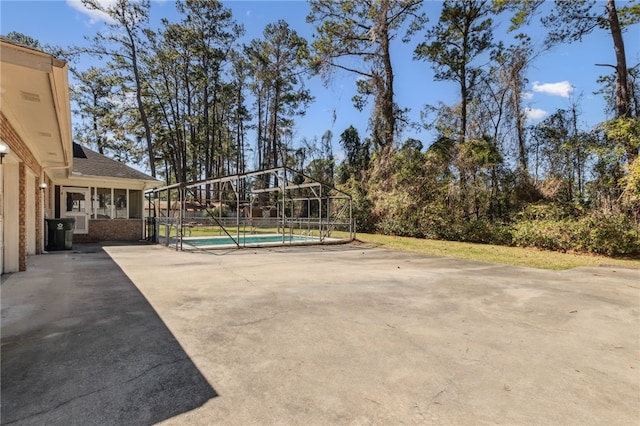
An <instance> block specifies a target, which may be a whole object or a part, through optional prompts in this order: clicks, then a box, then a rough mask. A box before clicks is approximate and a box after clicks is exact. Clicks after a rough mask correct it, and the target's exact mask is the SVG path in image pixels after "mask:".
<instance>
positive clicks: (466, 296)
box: [0, 245, 640, 425]
mask: <svg viewBox="0 0 640 426" xmlns="http://www.w3.org/2000/svg"><path fill="white" fill-rule="evenodd" d="M30 262H31V264H30V266H29V267H30V270H29V271H28V272H26V273H19V274H14V275H11V276H9V277H3V283H2V286H1V287H0V290H1V292H2V422H3V423H6V424H74V423H75V424H83V425H86V424H92V423H93V424H105V423H107V424H108V423H111V424H126V423H128V424H150V423H155V422H162V421H164V422H165V423H166V424H202V425H207V424H231V425H248V424H382V425H390V424H394V425H395V424H487V423H491V424H495V423H499V424H576V425H577V424H580V425H582V424H638V419H639V418H640V271H638V270H629V269H621V268H606V267H602V268H581V269H576V270H571V271H563V272H553V271H542V270H534V269H527V268H517V267H510V266H502V265H495V264H485V263H476V262H469V261H461V260H453V259H445V258H434V257H426V256H418V255H412V254H404V253H398V252H392V251H385V250H379V249H365V248H362V247H358V246H353V245H347V246H326V247H297V248H280V249H271V250H267V249H259V250H241V251H229V252H219V251H218V252H208V253H202V252H198V253H187V252H183V253H181V252H175V251H171V250H169V249H166V248H163V247H160V246H104V247H101V246H78V247H77V250H75V252H67V253H64V254H62V253H57V254H49V255H43V256H37V257H34V258H32V259H30ZM114 262H115V263H114ZM116 265H117V266H116ZM52 271H54V272H52ZM91 345H93V346H91ZM87 346H91V350H90V351H89V352H88V353H85V352H83V351H82V350H80V349H79V348H86V347H87ZM52 352H53V354H54V355H52ZM43 384H44V385H43Z"/></svg>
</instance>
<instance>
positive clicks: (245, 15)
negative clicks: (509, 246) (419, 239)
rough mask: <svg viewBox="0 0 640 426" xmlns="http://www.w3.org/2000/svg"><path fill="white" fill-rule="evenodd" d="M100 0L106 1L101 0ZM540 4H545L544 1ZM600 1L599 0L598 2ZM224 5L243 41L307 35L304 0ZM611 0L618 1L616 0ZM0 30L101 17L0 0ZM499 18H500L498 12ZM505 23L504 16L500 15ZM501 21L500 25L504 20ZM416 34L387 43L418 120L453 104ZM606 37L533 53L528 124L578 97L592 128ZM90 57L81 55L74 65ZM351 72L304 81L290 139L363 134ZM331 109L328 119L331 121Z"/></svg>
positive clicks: (364, 117)
mask: <svg viewBox="0 0 640 426" xmlns="http://www.w3.org/2000/svg"><path fill="white" fill-rule="evenodd" d="M107 1H108V0H107ZM548 3H549V4H547V5H545V7H550V6H551V4H550V3H551V2H548ZM601 3H602V7H604V5H605V2H604V1H602V2H601ZM224 4H225V5H226V6H227V7H229V8H231V9H232V11H233V15H234V17H235V19H236V20H237V21H238V22H239V23H242V24H243V25H244V26H245V28H246V33H247V34H246V36H245V40H242V41H245V42H248V41H249V40H251V39H252V38H257V37H260V36H261V34H262V30H263V29H264V27H265V26H266V25H267V24H268V23H271V22H275V21H277V20H278V19H284V20H286V21H287V22H288V23H289V25H290V26H291V27H292V28H293V29H295V30H296V31H297V32H298V33H299V34H300V35H302V36H304V37H306V38H307V39H308V40H311V36H312V34H313V27H312V26H311V25H309V24H307V23H306V21H305V17H306V15H307V14H308V11H309V6H308V4H307V3H306V2H305V1H240V0H234V1H225V2H224ZM617 4H618V7H620V6H622V5H623V4H624V2H620V1H618V2H617ZM439 9H440V2H438V1H427V2H425V5H424V10H425V12H426V13H427V16H428V17H429V21H430V22H429V23H428V24H427V25H428V26H430V25H433V24H434V23H435V22H437V20H438V17H439ZM0 15H1V21H0V33H1V34H3V35H6V34H7V33H9V32H11V31H17V32H21V33H23V34H26V35H29V36H31V37H33V38H35V39H37V40H39V41H40V43H42V44H51V45H60V46H63V47H66V46H70V45H81V44H83V43H85V42H84V37H85V36H88V37H91V36H93V35H94V34H95V33H96V32H98V31H100V30H101V28H102V26H103V21H102V20H101V18H100V17H99V16H96V15H94V14H92V13H90V12H88V11H86V10H84V9H83V8H82V6H81V4H80V2H79V0H78V1H76V0H49V1H28V0H27V1H24V0H21V1H14V0H0ZM163 17H166V18H168V19H169V20H170V21H173V22H177V21H178V20H179V19H180V17H179V16H178V14H177V13H176V11H175V2H174V1H169V0H166V1H154V2H153V3H152V8H151V21H152V23H151V25H152V27H153V28H157V27H158V26H159V21H160V18H163ZM505 19H506V18H505ZM504 24H505V25H506V24H507V22H504ZM505 25H503V27H504V26H505ZM527 32H528V33H529V35H530V36H531V37H532V39H533V41H534V42H537V43H541V42H542V40H543V38H544V35H545V33H544V29H542V28H539V26H538V27H533V28H529V29H527ZM496 35H497V36H498V37H504V38H505V40H506V41H508V40H511V38H512V35H509V34H506V32H505V31H504V30H500V29H498V30H496ZM422 36H423V35H422V34H420V35H416V36H414V38H413V40H412V41H411V42H410V43H408V44H404V43H402V42H400V41H399V40H397V42H396V43H395V44H394V45H393V50H392V61H393V63H394V67H395V73H396V80H395V81H396V88H395V94H396V102H398V104H399V105H400V106H401V107H403V108H406V107H408V108H410V118H411V119H412V120H415V121H418V120H419V117H420V111H421V110H422V108H423V106H424V105H425V104H427V103H428V104H437V103H438V102H443V103H445V104H454V103H456V102H457V89H456V86H455V85H454V84H452V83H447V82H435V81H433V72H432V70H431V68H430V65H429V64H428V63H426V62H423V61H414V60H413V59H412V58H413V50H414V48H415V46H416V44H417V43H419V42H420V41H422ZM612 46H613V45H612V41H611V36H610V35H609V33H608V32H606V31H602V30H596V31H595V32H594V33H593V34H591V35H589V36H588V37H586V38H585V39H583V42H582V43H574V44H570V45H561V46H557V47H555V48H554V49H553V50H551V51H549V52H547V53H545V54H543V55H542V56H541V57H539V58H538V59H537V60H536V62H535V63H534V64H533V66H532V67H531V68H530V69H529V73H528V79H529V83H528V85H527V88H526V95H527V98H528V99H527V107H528V108H530V117H531V118H530V123H535V122H537V121H539V120H541V119H543V118H544V117H545V116H547V115H548V114H549V113H553V112H554V111H555V110H556V109H558V108H567V107H569V105H570V104H571V101H572V99H579V100H580V102H579V104H580V107H581V113H582V115H581V118H580V119H581V122H582V124H583V126H582V127H583V128H587V129H588V128H592V127H593V126H595V125H597V124H598V123H599V122H601V121H603V120H605V119H606V118H607V117H606V116H605V114H604V100H603V98H602V97H601V96H599V95H594V94H593V92H594V91H596V90H597V89H598V85H597V84H596V81H597V79H598V76H600V75H603V74H605V73H609V72H610V71H611V68H608V67H606V68H603V67H597V66H595V64H596V63H607V64H613V63H615V57H614V52H613V47H612ZM625 48H626V53H627V61H628V64H629V66H633V65H635V64H637V63H639V62H640V25H636V26H634V28H631V29H629V30H628V31H627V32H626V34H625ZM90 64H91V60H90V59H89V58H87V59H85V60H84V61H83V62H82V63H81V67H84V66H85V65H86V67H88V66H89V65H90ZM355 80H356V77H355V75H352V74H348V73H341V72H338V73H336V74H335V75H334V78H333V79H332V81H331V85H330V86H329V87H325V86H324V85H323V84H322V82H321V81H320V79H319V78H311V79H309V80H308V83H307V84H308V87H309V88H310V89H311V92H312V94H313V95H314V96H315V102H314V103H313V104H312V105H311V106H310V107H309V109H308V110H307V113H306V115H305V117H303V118H299V119H298V120H297V124H296V128H295V130H294V141H299V140H301V139H302V138H303V137H306V138H308V139H313V138H314V137H317V138H318V139H320V137H321V136H322V134H323V133H324V132H325V131H327V130H331V131H332V132H333V134H334V145H335V151H336V152H335V154H336V155H337V157H338V158H340V157H341V153H340V152H339V151H340V150H339V147H338V146H337V140H338V138H339V135H340V134H341V133H342V132H343V131H344V129H346V128H347V127H348V126H349V125H354V127H356V128H357V129H358V131H359V133H360V135H361V137H363V136H366V135H367V123H368V119H369V115H370V111H369V110H365V111H363V112H362V113H360V112H358V111H357V110H356V109H355V108H354V107H353V105H352V102H351V98H352V96H353V95H354V94H355ZM333 111H335V114H336V120H335V122H334V120H333ZM408 137H413V138H417V139H419V140H421V141H422V142H423V144H424V146H425V147H426V146H429V145H430V143H431V142H432V139H433V135H432V134H429V133H427V132H426V131H424V130H406V131H405V132H404V134H403V135H402V138H401V140H405V139H406V138H408Z"/></svg>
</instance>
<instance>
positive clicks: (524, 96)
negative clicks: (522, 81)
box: [522, 92, 533, 100]
mask: <svg viewBox="0 0 640 426" xmlns="http://www.w3.org/2000/svg"><path fill="white" fill-rule="evenodd" d="M522 99H524V100H529V99H533V92H522Z"/></svg>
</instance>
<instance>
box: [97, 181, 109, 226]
mask: <svg viewBox="0 0 640 426" xmlns="http://www.w3.org/2000/svg"><path fill="white" fill-rule="evenodd" d="M94 204H95V210H96V218H97V219H111V188H96V198H95V201H94Z"/></svg>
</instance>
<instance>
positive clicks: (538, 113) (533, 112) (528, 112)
mask: <svg viewBox="0 0 640 426" xmlns="http://www.w3.org/2000/svg"><path fill="white" fill-rule="evenodd" d="M524 114H525V117H526V118H527V121H536V120H541V119H543V118H544V117H546V116H547V114H548V112H547V111H545V110H543V109H540V108H526V109H525V110H524Z"/></svg>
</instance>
